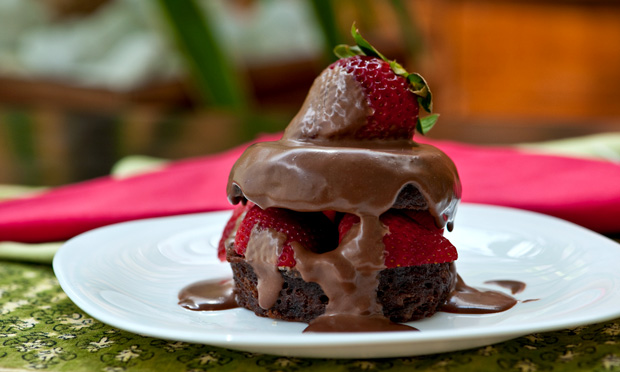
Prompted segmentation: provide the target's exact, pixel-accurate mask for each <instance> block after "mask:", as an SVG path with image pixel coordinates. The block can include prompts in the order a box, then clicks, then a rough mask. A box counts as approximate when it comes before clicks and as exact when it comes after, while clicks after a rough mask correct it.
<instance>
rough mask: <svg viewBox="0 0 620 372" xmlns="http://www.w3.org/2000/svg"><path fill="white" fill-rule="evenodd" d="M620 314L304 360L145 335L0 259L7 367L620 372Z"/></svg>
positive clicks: (43, 274) (107, 371) (1, 365)
mask: <svg viewBox="0 0 620 372" xmlns="http://www.w3.org/2000/svg"><path fill="white" fill-rule="evenodd" d="M619 342H620V319H615V320H612V321H609V322H605V323H600V324H594V325H589V326H583V327H577V328H573V329H568V330H563V331H559V332H548V333H540V334H531V335H528V336H525V337H520V338H517V339H514V340H511V341H507V342H503V343H500V344H496V345H490V346H485V347H481V348H474V349H471V350H465V351H460V352H452V353H444V354H436V355H427V356H419V357H409V358H392V359H369V360H344V359H343V360H339V359H302V358H288V357H281V356H273V355H263V354H253V353H246V352H240V351H233V350H226V349H221V348H217V347H212V346H208V345H199V344H188V343H184V342H178V341H167V340H159V339H155V338H150V337H145V336H140V335H137V334H132V333H129V332H126V331H122V330H119V329H115V328H112V327H110V326H107V325H105V324H103V323H101V322H99V321H97V320H95V319H93V318H91V317H90V316H88V315H87V314H85V313H84V312H83V311H81V310H80V309H79V308H78V307H76V306H75V305H74V304H73V303H72V302H71V300H70V299H69V298H68V297H67V296H66V294H65V293H64V292H63V291H62V289H61V288H60V286H59V285H58V283H57V281H56V278H55V277H54V273H53V271H52V269H51V268H50V267H49V266H45V265H36V264H23V263H13V262H0V370H4V369H7V370H11V371H32V370H46V371H104V372H123V371H188V372H198V371H272V372H275V371H302V370H315V371H317V370H318V371H334V372H338V371H342V372H357V371H359V372H365V371H488V370H501V371H519V372H530V371H532V372H533V371H581V370H583V371H620V343H619Z"/></svg>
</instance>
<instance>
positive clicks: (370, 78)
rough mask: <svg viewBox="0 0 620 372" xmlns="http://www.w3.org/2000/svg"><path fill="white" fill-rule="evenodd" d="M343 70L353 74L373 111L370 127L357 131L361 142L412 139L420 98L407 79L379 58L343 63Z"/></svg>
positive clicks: (341, 60) (356, 133)
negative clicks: (367, 140)
mask: <svg viewBox="0 0 620 372" xmlns="http://www.w3.org/2000/svg"><path fill="white" fill-rule="evenodd" d="M335 66H340V67H341V68H343V70H344V71H346V73H349V74H353V75H354V76H355V80H356V81H357V82H358V83H359V84H360V85H361V87H362V89H363V91H364V93H365V95H366V99H367V104H368V106H369V107H370V108H372V114H371V115H370V116H369V117H368V118H367V123H366V124H365V125H363V126H361V127H360V128H358V129H357V130H356V132H355V133H354V134H353V136H354V137H355V138H357V139H375V138H376V139H411V138H413V134H414V132H415V129H416V125H417V122H418V112H419V104H418V96H417V95H415V94H414V93H413V92H412V91H411V89H410V88H411V86H410V84H409V82H408V81H407V79H405V78H404V77H403V76H399V75H397V74H396V73H395V72H394V71H393V70H392V68H391V67H390V64H389V63H388V62H386V61H384V60H382V59H379V58H376V57H368V56H363V55H357V56H353V57H348V58H343V59H339V60H338V61H336V62H334V63H333V64H332V65H331V66H330V67H331V68H333V67H335Z"/></svg>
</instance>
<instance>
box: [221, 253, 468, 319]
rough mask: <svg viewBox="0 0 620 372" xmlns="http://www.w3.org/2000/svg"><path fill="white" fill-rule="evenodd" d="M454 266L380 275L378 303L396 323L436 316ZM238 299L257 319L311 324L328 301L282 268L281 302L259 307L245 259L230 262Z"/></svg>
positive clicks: (451, 286)
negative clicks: (269, 306)
mask: <svg viewBox="0 0 620 372" xmlns="http://www.w3.org/2000/svg"><path fill="white" fill-rule="evenodd" d="M451 266H452V264H451V263H441V264H427V265H420V266H409V267H397V268H391V269H384V270H382V271H380V272H379V286H378V288H377V302H378V303H380V304H381V305H382V307H383V314H384V315H385V317H387V318H389V319H390V320H391V321H393V322H408V321H411V320H417V319H422V318H425V317H428V316H431V315H433V314H434V313H435V312H437V310H438V309H439V307H440V306H441V305H442V304H443V303H444V302H445V300H446V299H447V297H448V295H449V294H450V292H452V290H453V289H454V285H455V280H456V278H455V275H454V273H453V270H452V268H451ZM231 267H232V271H233V279H234V282H235V295H236V300H237V303H238V304H239V306H242V307H245V308H246V309H249V310H252V311H254V313H255V314H256V315H259V316H263V317H269V318H274V319H283V320H289V321H300V322H306V323H308V322H310V321H311V320H312V319H314V318H316V317H318V316H319V315H322V314H323V313H325V306H326V305H327V303H328V302H329V299H328V298H327V296H326V295H325V293H324V292H323V290H322V289H321V287H320V286H319V285H318V284H317V283H313V282H306V281H304V280H303V279H302V278H301V275H300V273H299V272H298V271H297V270H295V269H294V268H293V269H289V268H280V275H282V278H283V279H284V284H283V285H282V289H281V290H280V294H279V297H278V300H277V301H276V303H275V305H274V306H272V307H271V308H269V309H263V308H261V307H260V306H259V305H258V290H257V289H256V285H257V277H256V274H255V273H254V270H253V269H252V266H251V265H249V264H248V263H247V262H245V261H244V260H243V259H237V260H233V262H231Z"/></svg>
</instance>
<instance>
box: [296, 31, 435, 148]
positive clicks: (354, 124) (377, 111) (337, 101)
mask: <svg viewBox="0 0 620 372" xmlns="http://www.w3.org/2000/svg"><path fill="white" fill-rule="evenodd" d="M351 33H352V35H353V37H354V39H355V41H356V43H357V45H355V46H347V45H339V46H337V47H336V48H335V49H334V53H335V54H336V55H337V56H338V57H340V59H339V60H338V61H336V62H334V63H332V64H331V65H330V66H329V67H328V68H326V69H325V70H324V71H323V72H322V73H321V74H320V75H319V76H318V77H317V78H316V79H315V81H314V83H313V85H312V87H311V88H310V91H309V93H308V96H307V98H306V100H305V102H304V104H303V105H302V107H301V109H300V111H299V113H298V114H297V115H296V116H295V118H294V119H293V120H292V121H291V123H290V124H289V126H288V127H287V129H286V132H285V134H284V138H285V139H292V140H301V141H318V142H327V143H329V142H330V141H331V140H334V139H336V140H339V139H350V140H375V139H379V140H411V139H412V138H413V135H414V132H415V131H416V130H417V131H418V132H420V133H421V134H425V133H426V132H428V131H429V130H430V129H431V127H432V126H433V125H434V124H435V122H436V121H437V117H438V115H437V114H433V115H428V116H425V117H423V118H420V116H419V111H420V107H422V108H423V109H424V110H426V111H427V112H429V113H430V112H431V111H432V94H431V91H430V89H429V87H428V85H427V84H426V82H425V81H424V79H423V78H422V76H420V75H419V74H417V73H409V72H407V71H406V70H405V69H404V68H403V67H402V66H401V65H400V64H398V63H397V62H396V61H390V60H388V59H387V58H385V57H384V56H383V55H382V54H381V53H379V52H378V51H377V50H376V49H375V48H374V47H373V46H372V45H370V43H368V42H367V41H366V40H365V39H364V38H362V36H361V35H360V34H359V32H358V31H357V29H356V28H355V25H354V26H353V28H352V29H351Z"/></svg>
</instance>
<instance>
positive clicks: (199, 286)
mask: <svg viewBox="0 0 620 372" xmlns="http://www.w3.org/2000/svg"><path fill="white" fill-rule="evenodd" d="M179 305H181V306H182V307H184V308H186V309H189V310H195V311H205V310H207V311H214V310H228V309H234V308H236V307H239V305H237V301H235V294H234V283H233V281H232V279H226V280H204V281H200V282H197V283H193V284H190V285H188V286H187V287H185V288H183V289H182V290H181V291H180V292H179Z"/></svg>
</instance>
